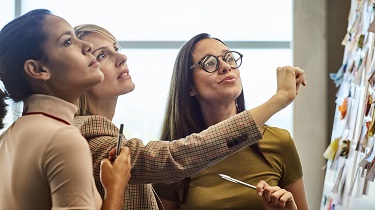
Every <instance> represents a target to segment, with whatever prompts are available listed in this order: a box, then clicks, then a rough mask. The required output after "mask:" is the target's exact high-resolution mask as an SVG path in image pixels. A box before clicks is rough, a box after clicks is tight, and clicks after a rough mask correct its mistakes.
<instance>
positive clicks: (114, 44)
mask: <svg viewBox="0 0 375 210" xmlns="http://www.w3.org/2000/svg"><path fill="white" fill-rule="evenodd" d="M116 46H117V47H118V45H117V44H116V42H114V43H113V47H116ZM104 49H110V48H109V47H108V46H102V47H99V48H97V49H95V50H93V51H92V53H91V54H94V53H95V52H96V51H98V50H104Z"/></svg>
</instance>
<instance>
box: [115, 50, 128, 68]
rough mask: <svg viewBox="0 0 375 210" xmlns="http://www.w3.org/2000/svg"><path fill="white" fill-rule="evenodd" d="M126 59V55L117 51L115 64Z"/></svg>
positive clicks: (119, 63)
mask: <svg viewBox="0 0 375 210" xmlns="http://www.w3.org/2000/svg"><path fill="white" fill-rule="evenodd" d="M127 60H128V57H127V56H126V55H124V54H121V53H117V59H116V66H121V65H124V64H125V63H126V61H127Z"/></svg>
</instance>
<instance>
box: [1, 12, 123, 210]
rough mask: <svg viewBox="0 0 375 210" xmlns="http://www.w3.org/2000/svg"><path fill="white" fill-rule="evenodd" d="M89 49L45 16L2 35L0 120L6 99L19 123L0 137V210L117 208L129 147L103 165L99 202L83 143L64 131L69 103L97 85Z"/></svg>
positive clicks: (35, 15) (13, 25)
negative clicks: (16, 107) (15, 107)
mask: <svg viewBox="0 0 375 210" xmlns="http://www.w3.org/2000/svg"><path fill="white" fill-rule="evenodd" d="M91 50H92V45H91V44H90V43H88V42H84V41H82V40H79V39H77V37H76V36H75V34H74V30H73V28H72V27H71V26H70V25H69V24H68V23H67V22H66V21H65V20H64V19H62V18H60V17H58V16H55V15H52V14H51V13H50V11H48V10H44V9H38V10H33V11H30V12H28V13H26V14H25V15H22V16H20V17H18V18H16V19H14V20H13V21H11V22H10V23H8V24H7V25H6V26H5V27H4V28H3V29H2V30H1V32H0V78H1V81H2V82H3V84H4V87H3V88H2V90H1V91H0V95H1V99H2V100H3V101H1V109H0V110H1V112H0V115H1V117H2V118H4V116H5V114H6V105H7V104H6V101H5V99H9V98H10V99H12V100H13V101H14V102H23V114H22V115H23V116H21V117H19V118H18V119H17V120H16V121H15V122H14V123H13V124H12V125H11V126H10V127H9V128H8V129H7V130H6V131H5V132H4V133H3V134H2V135H1V138H0V167H1V170H0V177H1V178H0V186H1V187H0V209H36V210H44V209H45V210H47V209H121V207H122V199H123V196H122V195H123V193H124V190H125V187H126V185H127V182H128V180H129V177H130V159H129V150H128V148H125V147H124V148H123V149H122V151H121V154H120V155H119V156H118V157H117V158H116V160H115V161H114V162H113V163H111V162H110V161H109V160H108V159H104V160H102V164H101V169H102V170H101V180H102V184H103V185H104V189H105V191H106V197H105V199H104V201H102V199H101V197H100V196H99V193H98V191H97V189H96V187H95V184H94V179H93V176H92V165H91V164H92V161H91V155H90V150H89V147H88V145H87V142H86V141H85V139H84V138H83V137H82V136H81V134H80V132H79V130H78V129H77V128H76V127H74V126H73V125H71V123H72V121H73V117H74V113H75V112H76V110H77V107H76V106H75V105H74V103H75V102H76V101H77V100H78V98H79V96H80V95H81V94H82V93H83V92H84V91H86V90H87V89H89V88H91V87H92V86H94V85H95V84H97V83H99V82H101V81H102V80H103V73H102V72H101V71H100V70H99V63H98V62H97V60H96V58H95V57H94V56H93V55H92V54H91ZM1 127H3V125H1ZM114 152H115V150H113V151H112V153H111V155H112V157H113V155H114Z"/></svg>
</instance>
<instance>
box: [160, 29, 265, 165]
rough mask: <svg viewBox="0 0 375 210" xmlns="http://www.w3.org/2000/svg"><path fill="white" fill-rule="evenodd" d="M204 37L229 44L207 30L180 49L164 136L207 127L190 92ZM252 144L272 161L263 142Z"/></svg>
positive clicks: (239, 100)
mask: <svg viewBox="0 0 375 210" xmlns="http://www.w3.org/2000/svg"><path fill="white" fill-rule="evenodd" d="M203 39H215V40H218V41H220V42H221V43H223V44H224V45H225V43H224V42H223V41H221V40H220V39H218V38H213V37H211V35H209V34H207V33H201V34H198V35H196V36H194V37H193V38H191V39H190V40H189V41H187V42H186V43H185V44H184V45H183V46H182V47H181V49H180V51H179V53H178V55H177V58H176V61H175V64H174V68H173V73H172V78H171V82H170V88H169V94H168V100H167V104H166V111H165V115H164V121H163V125H162V132H161V139H163V140H170V141H171V140H174V139H179V138H183V137H185V136H188V135H190V134H192V133H199V132H201V131H202V130H204V129H206V128H207V127H206V125H205V123H204V119H203V115H202V111H201V108H200V106H199V104H198V100H197V99H196V97H191V96H190V87H191V86H192V85H193V73H192V71H191V69H190V66H191V65H192V64H193V56H192V53H193V50H194V47H195V44H196V43H197V42H199V41H201V40H203ZM236 104H237V112H238V113H240V112H243V111H244V110H245V98H244V93H243V90H242V91H241V94H240V95H239V96H238V97H237V99H236ZM251 148H252V149H253V150H254V151H255V152H256V153H257V154H258V155H259V156H260V157H261V158H262V159H263V160H264V161H266V162H267V163H268V161H267V159H266V158H265V157H264V155H263V154H262V152H261V151H260V147H259V143H256V144H253V145H252V146H251Z"/></svg>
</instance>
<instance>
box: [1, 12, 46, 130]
mask: <svg viewBox="0 0 375 210" xmlns="http://www.w3.org/2000/svg"><path fill="white" fill-rule="evenodd" d="M49 14H51V12H50V11H49V10H46V9H36V10H32V11H30V12H28V13H26V14H24V15H22V16H20V17H18V18H16V19H14V20H12V21H11V22H9V23H8V24H7V25H5V26H4V28H3V29H2V30H1V31H0V78H1V81H2V82H3V84H4V89H3V90H0V97H1V102H0V117H1V119H3V118H4V117H5V115H6V106H7V104H6V102H5V100H6V99H9V98H10V99H12V100H13V101H14V102H20V101H23V100H24V99H26V98H27V97H28V96H30V95H31V94H33V89H32V88H31V86H30V84H29V82H28V81H27V79H26V73H25V72H24V63H25V61H26V60H29V59H34V60H39V59H42V58H44V56H45V55H44V50H43V49H44V43H45V41H46V39H47V35H46V34H45V32H44V30H43V22H44V18H45V16H46V15H49ZM3 127H4V124H3V123H1V125H0V128H3Z"/></svg>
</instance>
